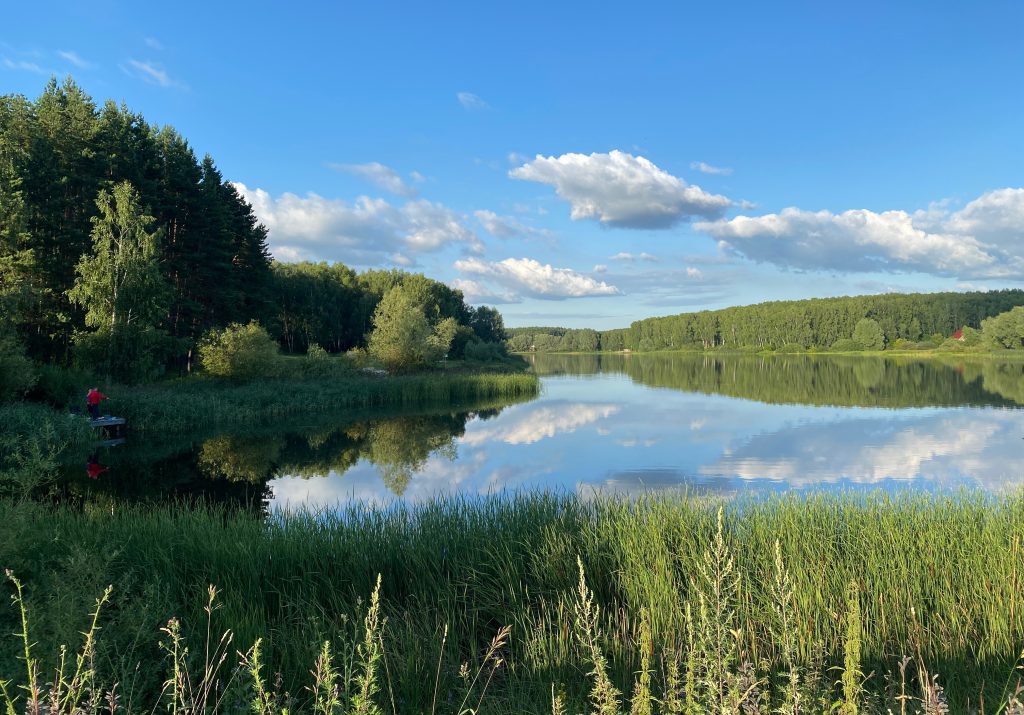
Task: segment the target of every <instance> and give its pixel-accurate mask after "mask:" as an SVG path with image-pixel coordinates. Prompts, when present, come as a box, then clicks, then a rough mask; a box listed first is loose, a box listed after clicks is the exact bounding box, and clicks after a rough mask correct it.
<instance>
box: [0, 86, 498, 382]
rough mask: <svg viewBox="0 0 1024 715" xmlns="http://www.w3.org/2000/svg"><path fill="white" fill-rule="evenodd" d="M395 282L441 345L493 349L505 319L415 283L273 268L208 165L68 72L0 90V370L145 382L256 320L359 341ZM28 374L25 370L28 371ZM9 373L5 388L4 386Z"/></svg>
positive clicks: (262, 232) (331, 345)
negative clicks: (33, 85)
mask: <svg viewBox="0 0 1024 715" xmlns="http://www.w3.org/2000/svg"><path fill="white" fill-rule="evenodd" d="M395 288H401V289H402V290H403V291H405V292H406V293H407V294H409V295H411V296H412V298H413V299H414V300H415V301H418V302H417V305H416V309H417V310H418V311H420V312H421V313H422V314H423V318H424V320H426V321H427V322H428V323H429V332H430V334H431V335H433V334H434V329H435V328H436V327H437V325H438V324H439V323H441V322H443V321H446V320H448V321H449V322H448V323H445V327H444V329H443V331H442V332H443V336H442V337H450V340H449V341H448V345H446V346H445V347H446V350H447V349H451V348H455V349H461V350H464V349H465V347H466V346H467V345H469V344H470V343H486V342H491V343H493V342H495V341H497V342H500V341H501V340H502V339H503V336H504V332H503V331H504V326H503V325H502V322H501V316H500V314H498V313H497V311H496V310H493V309H490V308H480V309H475V308H473V307H471V306H468V305H467V304H466V303H465V302H464V300H463V296H462V293H461V292H459V291H457V290H453V289H451V288H449V287H448V286H446V285H444V284H442V283H439V282H437V281H433V280H430V279H428V278H425V277H424V276H420V275H415V274H409V273H405V272H402V271H367V272H364V273H361V274H358V273H356V272H355V271H354V270H352V269H351V268H349V267H347V266H343V265H340V264H334V265H328V264H326V263H320V264H317V263H298V264H281V263H276V262H274V261H273V260H272V259H271V257H270V255H269V251H268V248H267V230H266V228H265V227H264V226H262V225H261V224H260V223H259V221H258V219H257V218H256V216H255V214H254V213H253V210H252V207H251V206H250V205H249V204H248V203H247V202H246V201H245V199H244V198H243V197H242V196H241V195H240V194H239V193H238V192H237V191H236V190H235V188H234V186H233V185H232V184H231V183H230V182H228V181H226V180H225V179H224V177H223V176H222V174H221V172H220V170H219V169H218V168H217V165H216V163H215V162H214V160H213V158H212V157H211V156H209V155H205V156H204V157H202V158H201V159H200V158H199V157H198V156H197V155H196V153H195V151H194V150H193V148H192V147H191V146H190V144H189V142H188V141H187V140H186V139H185V138H184V137H182V136H181V135H180V134H179V133H178V132H177V131H175V130H174V129H173V128H172V127H169V126H158V125H155V124H151V123H149V122H148V121H146V119H145V118H144V117H143V116H142V115H141V114H139V113H136V112H133V111H131V110H130V109H128V107H126V106H124V105H118V104H116V103H114V102H113V101H109V100H108V101H107V102H105V103H104V104H103V105H102V106H98V105H97V104H96V103H95V102H94V101H93V99H92V98H91V97H90V96H88V95H87V94H86V93H85V92H84V91H83V90H82V89H81V88H80V87H79V86H78V85H77V84H75V82H74V81H73V80H72V79H71V78H67V79H65V80H64V81H63V82H60V83H58V82H57V81H56V80H55V79H51V80H50V82H49V83H48V84H47V85H46V87H45V89H44V90H43V92H42V94H41V95H40V96H39V97H38V98H37V99H35V100H30V99H28V98H26V97H24V96H22V95H17V94H8V95H4V96H0V364H2V365H4V366H6V367H10V368H11V371H14V369H15V368H18V366H19V363H18V361H19V360H21V361H22V362H23V363H25V362H27V361H31V362H34V363H37V364H51V365H53V364H56V365H71V364H78V365H81V366H83V367H86V368H89V369H91V370H94V371H96V372H99V373H100V374H107V375H112V376H114V377H115V378H118V379H125V380H138V379H146V378H148V377H151V376H154V375H157V374H160V373H162V372H166V371H170V372H172V373H185V372H188V371H190V370H191V369H192V367H193V366H194V364H195V361H196V356H197V347H198V346H199V344H200V341H201V339H202V338H203V336H204V335H207V334H209V333H210V332H211V331H216V330H218V329H223V328H225V327H226V326H229V325H232V324H248V323H250V322H252V321H256V322H258V323H259V324H260V325H261V326H263V327H264V328H265V330H266V331H267V332H268V334H269V335H270V336H271V337H272V338H273V339H275V340H277V341H278V342H279V343H280V345H281V347H282V348H284V349H285V350H286V351H289V352H305V351H306V350H307V349H309V348H310V347H311V346H313V345H317V346H319V347H322V348H324V349H326V350H327V351H330V352H342V351H345V350H349V349H351V348H354V347H365V346H366V345H367V334H368V333H369V332H370V330H371V329H372V328H373V321H374V315H375V312H376V310H377V307H378V304H379V303H380V302H381V300H382V299H383V297H384V295H385V294H386V293H387V292H388V291H390V290H392V289H395ZM22 367H23V365H22ZM0 382H2V381H0Z"/></svg>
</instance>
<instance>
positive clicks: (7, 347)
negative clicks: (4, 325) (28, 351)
mask: <svg viewBox="0 0 1024 715" xmlns="http://www.w3.org/2000/svg"><path fill="white" fill-rule="evenodd" d="M35 381H36V376H35V371H34V370H33V369H32V362H31V361H30V360H29V359H28V358H27V357H25V351H24V350H22V348H21V345H20V344H19V343H18V341H17V340H15V339H14V338H13V337H12V336H10V335H0V400H10V399H12V398H15V397H20V396H21V395H24V394H25V392H26V391H27V390H28V388H30V387H32V384H33V383H34V382H35Z"/></svg>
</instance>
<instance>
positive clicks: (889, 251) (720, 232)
mask: <svg viewBox="0 0 1024 715" xmlns="http://www.w3.org/2000/svg"><path fill="white" fill-rule="evenodd" d="M695 227H696V228H697V229H698V230H701V231H704V232H706V233H708V234H709V235H711V236H712V237H714V238H717V239H718V240H719V241H720V243H721V245H722V246H723V247H724V248H727V249H729V250H732V251H734V252H735V253H738V254H740V255H742V256H745V257H746V258H749V259H751V260H754V261H759V262H766V263H774V264H777V265H781V266H786V267H793V268H799V269H806V270H836V271H843V272H850V271H870V272H878V271H892V272H899V271H919V272H923V273H929V274H933V275H939V276H949V277H959V278H978V279H984V278H1024V189H1000V190H998V191H992V192H989V193H986V194H984V195H982V196H981V197H979V198H978V199H975V200H974V201H971V202H970V203H968V204H967V205H966V206H965V207H964V208H963V209H961V210H959V211H950V210H949V209H948V208H946V207H945V206H943V205H940V204H937V205H933V206H932V207H930V208H929V209H928V210H927V211H918V212H915V213H913V214H910V213H907V212H905V211H884V212H881V213H878V212H875V211H869V210H867V209H854V210H850V211H844V212H842V213H838V214H836V213H832V212H830V211H816V212H815V211H804V210H801V209H797V208H787V209H784V210H783V211H781V212H779V213H777V214H765V215H763V216H737V217H735V218H732V219H729V220H719V221H707V222H701V223H698V224H696V226H695Z"/></svg>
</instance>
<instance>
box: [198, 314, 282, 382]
mask: <svg viewBox="0 0 1024 715" xmlns="http://www.w3.org/2000/svg"><path fill="white" fill-rule="evenodd" d="M199 362H200V364H201V365H202V367H203V370H205V371H206V372H207V373H209V374H210V375H213V376H215V377H225V378H231V379H237V380H251V379H253V378H256V377H267V376H273V375H276V374H278V370H279V356H278V350H277V343H276V342H274V340H273V339H272V338H271V337H270V335H268V334H267V331H266V330H265V329H264V328H263V326H261V325H260V324H259V323H257V322H255V321H253V322H251V323H248V324H246V325H242V324H239V323H233V324H231V325H229V326H227V327H226V328H224V329H223V330H213V331H210V332H209V333H208V334H207V335H206V336H204V338H203V340H202V341H201V342H200V345H199Z"/></svg>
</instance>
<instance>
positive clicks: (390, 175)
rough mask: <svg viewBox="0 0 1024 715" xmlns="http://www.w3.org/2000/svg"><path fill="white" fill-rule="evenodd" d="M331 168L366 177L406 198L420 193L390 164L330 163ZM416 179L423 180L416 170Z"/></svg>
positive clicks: (369, 180)
mask: <svg viewBox="0 0 1024 715" xmlns="http://www.w3.org/2000/svg"><path fill="white" fill-rule="evenodd" d="M327 166H329V167H330V168H332V169H334V170H336V171H340V172H342V173H345V174H351V175H352V176H358V177H359V178H361V179H364V180H366V181H368V182H370V183H371V184H373V185H374V186H376V187H377V188H380V189H384V190H385V191H389V192H391V193H392V194H396V195H398V196H404V197H406V198H412V197H414V196H416V194H417V193H419V192H418V191H417V190H416V188H415V187H413V186H409V184H407V183H406V182H405V180H403V179H402V177H401V176H400V175H399V173H398V172H397V171H395V170H394V169H392V168H391V167H390V166H385V165H384V164H381V163H380V162H376V161H371V162H369V163H366V164H334V163H331V164H328V165H327ZM412 176H413V179H414V180H415V181H421V180H422V179H421V178H417V177H420V175H419V174H418V173H416V172H413V174H412Z"/></svg>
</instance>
